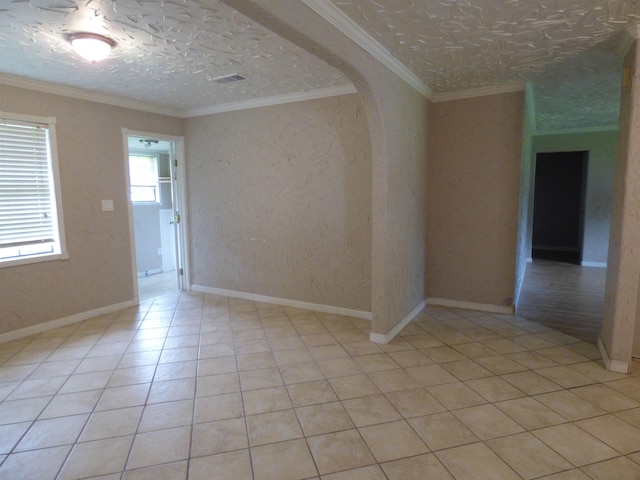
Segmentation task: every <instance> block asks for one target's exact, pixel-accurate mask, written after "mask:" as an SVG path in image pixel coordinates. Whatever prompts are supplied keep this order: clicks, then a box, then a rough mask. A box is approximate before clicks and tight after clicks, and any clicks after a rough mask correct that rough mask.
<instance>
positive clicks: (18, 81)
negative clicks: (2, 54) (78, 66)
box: [0, 73, 180, 117]
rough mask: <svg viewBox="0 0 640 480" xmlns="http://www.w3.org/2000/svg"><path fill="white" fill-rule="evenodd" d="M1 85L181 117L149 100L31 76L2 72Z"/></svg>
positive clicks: (174, 111) (178, 113) (173, 110)
mask: <svg viewBox="0 0 640 480" xmlns="http://www.w3.org/2000/svg"><path fill="white" fill-rule="evenodd" d="M0 85H9V86H11V87H19V88H26V89H28V90H35V91H36V92H43V93H52V94H54V95H62V96H64V97H71V98H76V99H78V100H88V101H90V102H97V103H104V104H107V105H112V106H114V107H124V108H130V109H133V110H141V111H143V112H149V113H157V114H160V115H169V116H171V117H180V111H179V110H175V109H172V108H167V107H161V106H158V105H154V104H151V103H147V102H140V101H138V100H132V99H130V98H124V97H118V96H115V95H107V94H104V93H99V92H92V91H89V90H83V89H81V88H75V87H68V86H66V85H58V84H55V83H49V82H42V81H40V80H32V79H29V78H23V77H18V76H15V75H9V74H6V73H0Z"/></svg>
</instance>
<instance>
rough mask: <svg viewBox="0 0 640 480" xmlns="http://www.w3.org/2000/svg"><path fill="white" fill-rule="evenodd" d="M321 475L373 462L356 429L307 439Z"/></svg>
mask: <svg viewBox="0 0 640 480" xmlns="http://www.w3.org/2000/svg"><path fill="white" fill-rule="evenodd" d="M307 441H308V442H309V447H310V448H311V453H312V455H313V458H314V459H315V462H316V465H317V466H318V470H319V472H320V474H321V475H325V474H327V473H334V472H340V471H342V470H349V469H352V468H358V467H364V466H367V465H372V464H374V463H375V459H374V457H373V455H372V454H371V451H370V450H369V448H368V447H367V444H366V443H365V442H364V440H362V437H361V436H360V433H359V432H358V431H357V430H346V431H344V432H337V433H329V434H326V435H318V436H315V437H310V438H308V439H307Z"/></svg>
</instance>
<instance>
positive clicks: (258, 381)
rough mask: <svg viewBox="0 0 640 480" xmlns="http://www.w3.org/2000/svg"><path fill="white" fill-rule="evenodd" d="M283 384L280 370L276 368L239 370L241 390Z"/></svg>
mask: <svg viewBox="0 0 640 480" xmlns="http://www.w3.org/2000/svg"><path fill="white" fill-rule="evenodd" d="M283 384H284V382H283V381H282V376H281V375H280V370H278V369H277V368H264V369H261V370H248V371H245V372H240V387H241V388H242V391H246V390H258V389H261V388H269V387H277V386H279V385H283Z"/></svg>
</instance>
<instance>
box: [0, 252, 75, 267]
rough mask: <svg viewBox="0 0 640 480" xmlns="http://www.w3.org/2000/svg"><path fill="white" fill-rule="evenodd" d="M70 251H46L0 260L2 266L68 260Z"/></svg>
mask: <svg viewBox="0 0 640 480" xmlns="http://www.w3.org/2000/svg"><path fill="white" fill-rule="evenodd" d="M68 259H69V252H63V253H45V254H42V255H32V256H29V257H23V258H14V259H8V260H0V268H6V267H17V266H20V265H29V264H32V263H41V262H51V261H53V260H68Z"/></svg>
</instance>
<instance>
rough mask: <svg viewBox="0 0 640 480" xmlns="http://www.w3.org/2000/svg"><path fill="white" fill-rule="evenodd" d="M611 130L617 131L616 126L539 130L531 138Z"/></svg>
mask: <svg viewBox="0 0 640 480" xmlns="http://www.w3.org/2000/svg"><path fill="white" fill-rule="evenodd" d="M612 130H618V125H603V126H601V127H576V128H559V129H557V130H539V131H534V133H533V136H534V137H541V136H543V135H574V134H579V133H598V132H610V131H612Z"/></svg>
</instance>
